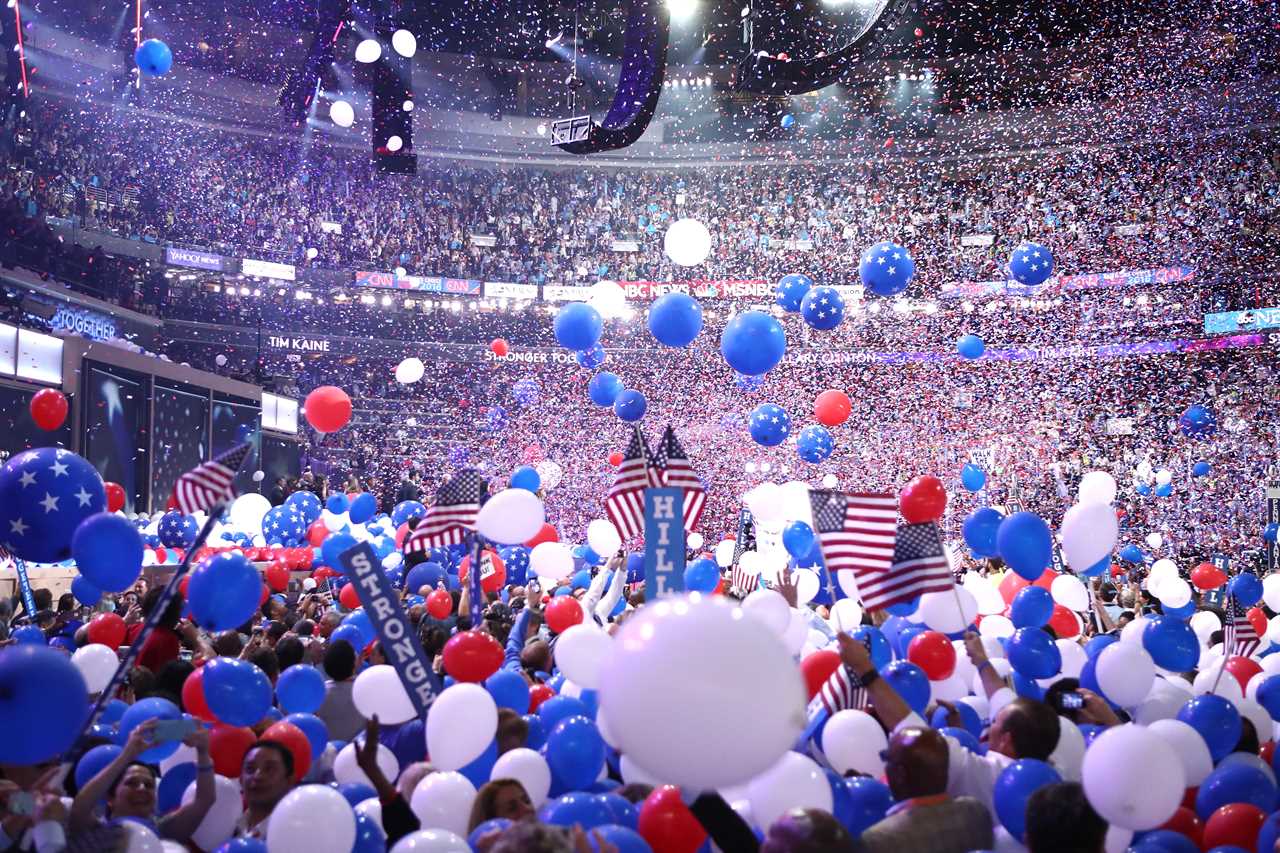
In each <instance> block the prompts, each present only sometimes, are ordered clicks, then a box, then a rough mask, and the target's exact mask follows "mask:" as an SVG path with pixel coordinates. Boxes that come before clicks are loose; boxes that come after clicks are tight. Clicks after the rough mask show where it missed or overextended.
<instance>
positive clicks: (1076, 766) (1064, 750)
mask: <svg viewBox="0 0 1280 853" xmlns="http://www.w3.org/2000/svg"><path fill="white" fill-rule="evenodd" d="M823 742H824V743H825V742H826V741H823ZM1049 763H1050V764H1052V765H1053V766H1054V767H1056V768H1058V771H1059V772H1060V773H1061V774H1062V778H1063V779H1065V780H1066V781H1068V782H1079V781H1080V774H1081V770H1082V769H1083V766H1084V735H1083V734H1082V733H1081V732H1080V728H1079V727H1078V726H1077V725H1076V724H1075V723H1073V722H1071V721H1070V720H1068V719H1067V718H1066V717H1058V745H1057V746H1055V747H1054V748H1053V753H1052V754H1051V755H1050V756H1049Z"/></svg>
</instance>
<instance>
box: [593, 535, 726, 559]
mask: <svg viewBox="0 0 1280 853" xmlns="http://www.w3.org/2000/svg"><path fill="white" fill-rule="evenodd" d="M685 541H686V542H687V543H688V544H689V547H690V548H692V549H693V550H694V551H697V550H698V549H699V548H701V547H702V545H703V542H705V541H706V540H704V539H703V538H702V534H701V533H699V532H697V531H696V530H695V531H694V532H693V533H690V534H689V536H688V538H687V539H686V540H685ZM618 544H622V543H621V542H619V543H618ZM596 553H599V552H598V551H597V552H596Z"/></svg>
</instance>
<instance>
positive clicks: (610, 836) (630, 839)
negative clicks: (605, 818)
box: [591, 823, 653, 853]
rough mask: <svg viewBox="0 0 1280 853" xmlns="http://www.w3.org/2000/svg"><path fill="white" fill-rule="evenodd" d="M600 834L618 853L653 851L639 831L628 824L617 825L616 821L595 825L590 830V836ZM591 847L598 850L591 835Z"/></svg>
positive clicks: (645, 852)
mask: <svg viewBox="0 0 1280 853" xmlns="http://www.w3.org/2000/svg"><path fill="white" fill-rule="evenodd" d="M596 835H598V836H600V840H602V841H607V842H608V843H610V844H612V845H613V846H614V847H616V848H617V849H618V853H653V848H652V847H650V846H649V842H648V841H645V840H644V838H643V837H642V836H641V835H640V833H638V832H636V831H635V829H634V828H632V827H629V826H619V825H618V824H616V823H606V824H605V825H604V826H597V827H596V828H595V829H594V830H592V832H591V836H596ZM591 845H592V847H591V849H592V850H598V849H599V848H598V847H597V846H596V842H595V838H594V837H591Z"/></svg>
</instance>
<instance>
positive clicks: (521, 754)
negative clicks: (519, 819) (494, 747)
mask: <svg viewBox="0 0 1280 853" xmlns="http://www.w3.org/2000/svg"><path fill="white" fill-rule="evenodd" d="M489 778H490V779H515V780H516V781H517V782H519V783H520V784H521V785H523V786H524V791H525V793H526V794H528V795H529V801H530V802H531V803H533V807H534V808H535V809H539V808H542V804H543V803H545V802H546V801H547V793H548V792H549V791H550V790H551V768H550V767H549V766H548V765H547V760H546V759H545V758H543V757H542V756H541V755H539V754H538V753H537V752H535V751H534V750H532V749H527V748H525V747H523V746H522V747H519V748H518V749H513V750H510V751H508V752H504V753H502V755H500V756H498V760H497V761H495V762H494V763H493V772H491V773H490V774H489Z"/></svg>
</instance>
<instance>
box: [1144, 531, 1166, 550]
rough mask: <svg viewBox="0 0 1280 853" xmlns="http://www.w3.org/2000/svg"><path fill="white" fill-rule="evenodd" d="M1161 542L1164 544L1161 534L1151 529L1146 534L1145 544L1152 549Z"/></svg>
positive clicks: (1157, 546)
mask: <svg viewBox="0 0 1280 853" xmlns="http://www.w3.org/2000/svg"><path fill="white" fill-rule="evenodd" d="M1163 544H1164V537H1163V536H1161V535H1160V534H1159V533H1156V532H1155V531H1152V532H1151V533H1148V534H1147V545H1148V546H1150V547H1151V548H1152V549H1155V548H1159V547H1160V546H1161V545H1163Z"/></svg>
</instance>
